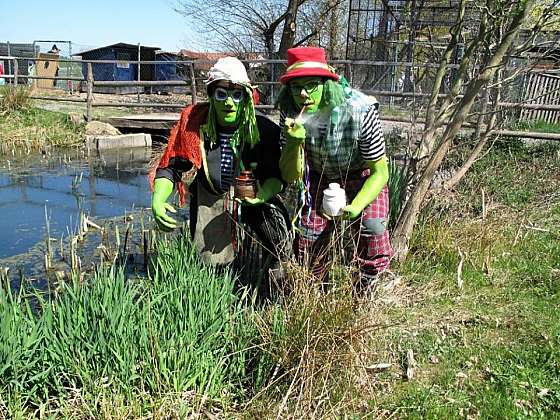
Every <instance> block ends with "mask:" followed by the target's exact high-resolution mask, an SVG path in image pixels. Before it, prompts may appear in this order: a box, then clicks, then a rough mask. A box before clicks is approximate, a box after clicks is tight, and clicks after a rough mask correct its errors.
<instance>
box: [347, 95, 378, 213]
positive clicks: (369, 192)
mask: <svg viewBox="0 0 560 420" xmlns="http://www.w3.org/2000/svg"><path fill="white" fill-rule="evenodd" d="M358 146H359V148H360V154H361V156H362V159H363V160H364V161H365V163H366V166H367V167H368V168H369V170H370V175H369V176H368V178H367V179H366V181H365V182H364V185H362V188H360V191H358V194H356V197H354V199H353V200H352V202H351V203H350V204H349V205H348V206H346V207H345V208H344V209H343V212H344V217H345V218H347V219H355V218H357V217H358V216H359V215H360V214H361V213H362V211H363V210H364V209H365V208H366V207H367V206H368V205H370V204H371V203H372V202H373V200H375V199H376V198H377V196H378V195H379V193H380V192H381V190H382V189H383V187H384V186H385V185H386V184H387V181H388V179H389V167H388V163H387V158H386V156H385V141H384V140H383V131H382V129H381V124H380V122H379V114H378V112H377V104H373V105H371V107H370V108H369V109H368V111H367V113H366V114H365V116H364V120H363V124H362V130H361V132H360V137H359V139H358Z"/></svg>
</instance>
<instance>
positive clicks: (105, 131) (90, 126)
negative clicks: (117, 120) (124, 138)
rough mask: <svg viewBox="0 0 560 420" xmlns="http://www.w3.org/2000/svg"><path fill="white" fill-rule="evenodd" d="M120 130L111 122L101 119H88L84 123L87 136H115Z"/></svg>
mask: <svg viewBox="0 0 560 420" xmlns="http://www.w3.org/2000/svg"><path fill="white" fill-rule="evenodd" d="M119 134H121V132H120V131H119V130H118V129H117V128H115V127H113V126H112V125H111V124H108V123H104V122H101V121H90V122H88V123H87V124H86V135H87V136H117V135H119Z"/></svg>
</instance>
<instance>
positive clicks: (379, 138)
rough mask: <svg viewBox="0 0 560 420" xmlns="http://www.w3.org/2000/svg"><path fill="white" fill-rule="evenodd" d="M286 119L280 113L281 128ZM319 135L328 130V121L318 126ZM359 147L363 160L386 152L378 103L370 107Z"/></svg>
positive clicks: (363, 125) (373, 158) (359, 140)
mask: <svg viewBox="0 0 560 420" xmlns="http://www.w3.org/2000/svg"><path fill="white" fill-rule="evenodd" d="M285 121H286V114H285V113H284V112H281V113H280V129H283V128H284V123H285ZM317 129H318V133H319V136H321V137H322V136H324V135H325V134H326V130H327V122H326V121H323V122H322V123H321V124H319V126H318V127H317ZM284 144H286V139H285V138H284V136H283V135H282V136H281V145H282V147H283V146H284ZM358 147H359V148H360V155H361V157H362V159H363V160H369V161H376V160H378V159H379V158H381V157H382V156H383V155H384V154H385V141H384V139H383V130H382V129H381V123H380V122H379V112H377V107H376V105H375V104H374V105H372V106H370V107H369V109H368V111H367V113H366V115H365V116H364V121H363V124H362V130H361V132H360V137H359V138H358Z"/></svg>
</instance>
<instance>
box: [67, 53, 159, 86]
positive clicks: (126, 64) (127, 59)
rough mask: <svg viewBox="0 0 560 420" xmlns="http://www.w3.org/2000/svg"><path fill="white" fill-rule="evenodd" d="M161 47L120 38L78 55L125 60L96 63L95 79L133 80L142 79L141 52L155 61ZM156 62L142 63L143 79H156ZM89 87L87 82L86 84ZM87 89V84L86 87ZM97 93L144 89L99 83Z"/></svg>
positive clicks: (83, 67)
mask: <svg viewBox="0 0 560 420" xmlns="http://www.w3.org/2000/svg"><path fill="white" fill-rule="evenodd" d="M157 50H159V47H147V46H145V45H140V46H138V45H133V44H126V43H123V42H119V43H117V44H112V45H107V46H105V47H99V48H94V49H91V50H87V51H82V52H79V53H76V54H73V55H74V56H80V57H81V58H82V59H83V60H122V62H117V63H93V65H92V70H93V79H94V80H103V81H133V80H138V64H137V63H134V61H137V60H138V53H140V60H141V61H155V59H156V51H157ZM154 67H155V66H154V64H141V65H140V79H141V80H148V81H149V80H155V68H154ZM82 72H83V74H84V77H87V63H83V64H82ZM83 85H84V87H85V83H84V84H83ZM82 89H83V88H82ZM93 89H94V90H93V91H94V92H97V93H137V92H143V91H144V88H143V87H141V86H95V85H94V88H93Z"/></svg>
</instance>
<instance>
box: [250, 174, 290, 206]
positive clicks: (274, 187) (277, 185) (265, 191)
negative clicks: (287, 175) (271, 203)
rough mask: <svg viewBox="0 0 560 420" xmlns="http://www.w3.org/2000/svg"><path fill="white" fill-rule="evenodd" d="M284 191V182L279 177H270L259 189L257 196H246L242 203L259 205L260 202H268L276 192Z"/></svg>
mask: <svg viewBox="0 0 560 420" xmlns="http://www.w3.org/2000/svg"><path fill="white" fill-rule="evenodd" d="M280 191H282V182H281V181H280V180H279V179H278V178H268V179H267V180H266V181H264V184H262V185H261V186H260V187H259V189H258V191H257V196H256V197H255V198H244V199H243V200H241V203H243V204H247V205H250V206H258V205H259V204H263V203H266V202H267V201H268V200H270V199H271V198H272V197H274V196H275V195H276V194H278V193H279V192H280Z"/></svg>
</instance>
